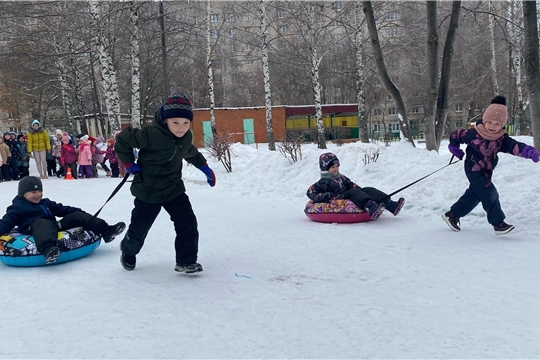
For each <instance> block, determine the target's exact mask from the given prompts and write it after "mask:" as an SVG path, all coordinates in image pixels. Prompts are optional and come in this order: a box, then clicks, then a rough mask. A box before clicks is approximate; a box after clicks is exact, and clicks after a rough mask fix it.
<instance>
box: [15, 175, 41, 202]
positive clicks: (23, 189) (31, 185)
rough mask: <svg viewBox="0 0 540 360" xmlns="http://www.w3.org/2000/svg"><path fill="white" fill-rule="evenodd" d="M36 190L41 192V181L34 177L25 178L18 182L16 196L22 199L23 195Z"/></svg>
mask: <svg viewBox="0 0 540 360" xmlns="http://www.w3.org/2000/svg"><path fill="white" fill-rule="evenodd" d="M36 190H41V191H43V184H42V183H41V180H39V178H37V177H35V176H25V177H23V178H22V179H21V181H19V190H18V192H17V195H19V196H21V197H24V194H26V193H27V192H29V191H36Z"/></svg>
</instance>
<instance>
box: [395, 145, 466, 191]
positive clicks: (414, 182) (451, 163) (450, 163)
mask: <svg viewBox="0 0 540 360" xmlns="http://www.w3.org/2000/svg"><path fill="white" fill-rule="evenodd" d="M452 160H454V155H452V158H450V162H449V163H448V164H446V165H445V166H443V167H442V168H440V169H438V170H435V171H434V172H432V173H430V174H427V175H426V176H424V177H421V178H420V179H418V180H416V181H413V182H412V183H410V184H409V185H405V186H404V187H402V188H401V189H399V190H396V191H394V192H393V193H391V194H389V195H388V197H392V196H394V195H396V194H397V193H398V192H400V191H403V190H405V189H406V188H408V187H409V186H413V185H414V184H416V183H417V182H419V181H422V180H424V179H425V178H427V177H428V176H431V175H433V174H435V173H436V172H438V171H441V170H442V169H444V168H446V167H448V166H450V165H454V164H456V163H458V162H460V161H461V159H458V160H456V161H454V162H452Z"/></svg>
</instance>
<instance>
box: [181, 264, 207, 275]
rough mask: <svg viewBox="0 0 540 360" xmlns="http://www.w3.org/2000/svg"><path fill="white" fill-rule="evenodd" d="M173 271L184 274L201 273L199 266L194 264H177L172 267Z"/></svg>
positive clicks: (201, 269)
mask: <svg viewBox="0 0 540 360" xmlns="http://www.w3.org/2000/svg"><path fill="white" fill-rule="evenodd" d="M174 271H178V272H183V273H186V274H193V273H198V272H201V271H203V268H202V266H201V264H199V263H196V262H195V263H193V264H177V265H176V266H175V267H174Z"/></svg>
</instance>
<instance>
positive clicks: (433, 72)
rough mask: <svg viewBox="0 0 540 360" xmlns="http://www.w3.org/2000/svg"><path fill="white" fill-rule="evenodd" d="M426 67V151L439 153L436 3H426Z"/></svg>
mask: <svg viewBox="0 0 540 360" xmlns="http://www.w3.org/2000/svg"><path fill="white" fill-rule="evenodd" d="M427 30H428V32H427V66H428V89H427V99H426V109H425V123H424V136H425V139H426V149H427V150H435V151H437V152H438V151H439V144H438V143H437V141H436V136H435V111H436V108H437V82H438V81H437V79H438V76H437V73H438V70H439V56H438V49H439V34H438V31H437V2H436V1H427Z"/></svg>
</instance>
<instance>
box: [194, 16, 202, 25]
mask: <svg viewBox="0 0 540 360" xmlns="http://www.w3.org/2000/svg"><path fill="white" fill-rule="evenodd" d="M200 23H202V18H201V17H199V16H197V17H195V24H200Z"/></svg>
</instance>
